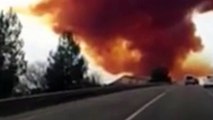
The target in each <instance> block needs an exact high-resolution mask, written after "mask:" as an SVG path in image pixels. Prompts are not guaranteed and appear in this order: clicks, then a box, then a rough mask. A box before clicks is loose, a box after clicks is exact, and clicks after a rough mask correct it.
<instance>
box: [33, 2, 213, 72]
mask: <svg viewBox="0 0 213 120" xmlns="http://www.w3.org/2000/svg"><path fill="white" fill-rule="evenodd" d="M212 3H213V1H212V0H45V1H43V2H41V3H40V4H38V5H36V6H34V7H33V12H34V13H36V14H37V15H50V16H51V17H52V19H53V29H54V30H55V31H56V32H62V31H64V30H70V31H73V32H74V33H75V34H77V35H79V36H81V37H82V38H83V39H84V41H85V42H86V43H87V44H88V45H89V46H90V50H89V51H93V54H92V55H93V56H94V57H95V58H97V59H98V58H100V60H99V61H98V62H99V64H101V65H102V66H103V67H104V68H106V69H107V70H108V71H110V72H112V73H119V72H123V71H130V72H133V73H135V74H148V73H149V72H150V70H152V69H153V68H155V67H158V66H164V67H168V68H169V69H170V71H182V69H183V68H182V64H183V61H184V60H185V59H186V57H187V55H188V54H189V53H190V52H197V51H200V50H201V49H202V48H203V46H202V43H201V40H200V38H199V37H196V36H195V27H194V25H193V23H192V21H191V17H192V13H193V12H194V11H195V10H197V11H200V12H205V11H207V10H210V9H211V8H212V7H213V6H212V5H213V4H212Z"/></svg>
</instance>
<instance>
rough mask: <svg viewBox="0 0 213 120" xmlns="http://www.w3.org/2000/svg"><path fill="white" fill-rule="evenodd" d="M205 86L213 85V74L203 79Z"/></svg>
mask: <svg viewBox="0 0 213 120" xmlns="http://www.w3.org/2000/svg"><path fill="white" fill-rule="evenodd" d="M203 86H204V87H213V75H209V76H207V77H206V78H204V80H203Z"/></svg>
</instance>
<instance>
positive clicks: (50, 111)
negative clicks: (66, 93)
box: [0, 87, 171, 120]
mask: <svg viewBox="0 0 213 120" xmlns="http://www.w3.org/2000/svg"><path fill="white" fill-rule="evenodd" d="M170 89H171V87H152V88H141V89H135V90H130V91H123V92H118V93H114V94H109V95H105V96H99V97H94V98H89V99H85V100H80V101H74V102H70V103H65V104H61V105H57V106H53V107H48V108H45V109H41V110H36V111H32V112H28V113H24V114H20V115H15V116H11V117H7V118H0V119H2V120H124V119H126V118H127V117H128V116H129V115H131V114H132V113H133V112H134V111H135V110H137V109H138V107H139V106H143V105H145V104H146V103H148V102H149V101H151V100H152V99H155V98H156V97H157V96H159V95H162V94H164V93H165V92H166V91H168V90H170ZM14 107H15V106H14Z"/></svg>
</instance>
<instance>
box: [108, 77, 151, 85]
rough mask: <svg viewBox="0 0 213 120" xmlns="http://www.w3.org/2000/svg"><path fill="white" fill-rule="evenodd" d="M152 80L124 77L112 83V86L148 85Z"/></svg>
mask: <svg viewBox="0 0 213 120" xmlns="http://www.w3.org/2000/svg"><path fill="white" fill-rule="evenodd" d="M149 79H150V78H149V77H136V76H130V75H124V76H122V77H120V78H119V79H117V80H116V81H114V82H113V83H111V84H110V85H115V86H121V85H142V84H146V83H147V82H148V80H149Z"/></svg>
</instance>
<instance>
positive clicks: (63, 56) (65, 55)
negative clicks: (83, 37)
mask: <svg viewBox="0 0 213 120" xmlns="http://www.w3.org/2000/svg"><path fill="white" fill-rule="evenodd" d="M48 61H49V67H48V68H47V72H46V80H47V83H48V86H49V90H50V91H60V90H67V89H76V88H79V87H81V85H82V81H83V79H84V73H85V72H86V70H87V65H86V62H85V59H84V58H83V57H82V56H81V55H80V48H79V46H78V44H76V42H75V41H74V40H73V36H72V34H71V33H64V34H62V35H61V37H60V38H59V45H58V47H57V50H56V52H55V53H53V52H52V53H50V57H49V59H48Z"/></svg>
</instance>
